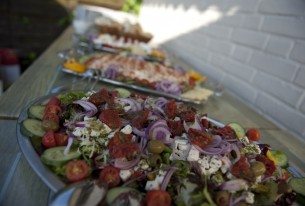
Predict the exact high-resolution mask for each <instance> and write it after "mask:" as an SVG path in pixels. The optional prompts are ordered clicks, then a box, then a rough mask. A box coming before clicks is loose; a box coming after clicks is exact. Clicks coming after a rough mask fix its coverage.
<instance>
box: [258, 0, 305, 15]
mask: <svg viewBox="0 0 305 206" xmlns="http://www.w3.org/2000/svg"><path fill="white" fill-rule="evenodd" d="M304 8H305V2H304V1H303V0H268V1H263V2H262V3H261V4H260V6H259V9H258V10H259V12H262V13H264V14H278V15H304V11H305V10H304Z"/></svg>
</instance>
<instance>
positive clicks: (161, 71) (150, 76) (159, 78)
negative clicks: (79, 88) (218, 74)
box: [61, 53, 213, 104]
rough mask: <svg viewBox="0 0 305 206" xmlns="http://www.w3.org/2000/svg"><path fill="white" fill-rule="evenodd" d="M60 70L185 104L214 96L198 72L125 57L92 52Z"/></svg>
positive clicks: (198, 102)
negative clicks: (205, 86)
mask: <svg viewBox="0 0 305 206" xmlns="http://www.w3.org/2000/svg"><path fill="white" fill-rule="evenodd" d="M61 69H62V71H63V72H65V73H69V74H73V75H77V76H81V77H89V78H94V79H97V80H99V81H101V82H105V83H108V84H112V85H115V86H121V87H126V88H129V89H134V90H138V91H141V92H146V93H149V94H154V95H158V96H163V97H167V98H173V99H176V100H178V101H184V102H188V103H195V104H203V103H204V102H206V101H207V99H208V98H209V97H210V96H211V95H212V94H213V91H211V90H209V89H206V88H204V87H202V83H203V82H204V81H205V80H206V77H205V76H202V75H201V74H199V73H198V72H195V71H187V72H186V71H184V70H182V69H180V68H178V67H170V66H166V65H164V64H160V63H156V62H147V61H145V60H143V59H141V58H137V57H134V56H128V55H127V56H126V55H121V54H105V53H95V54H89V55H83V56H82V57H80V58H78V59H76V58H73V57H70V58H68V59H67V60H66V61H65V62H64V63H63V64H62V67H61Z"/></svg>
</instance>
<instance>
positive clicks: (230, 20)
mask: <svg viewBox="0 0 305 206" xmlns="http://www.w3.org/2000/svg"><path fill="white" fill-rule="evenodd" d="M242 22H243V15H241V14H234V15H232V16H225V17H224V18H222V19H220V20H219V21H218V22H217V23H219V24H223V25H226V26H235V27H236V26H237V27H238V26H241V24H242Z"/></svg>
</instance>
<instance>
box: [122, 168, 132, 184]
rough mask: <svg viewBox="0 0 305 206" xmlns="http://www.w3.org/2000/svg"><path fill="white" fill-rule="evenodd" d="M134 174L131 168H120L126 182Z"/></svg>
mask: <svg viewBox="0 0 305 206" xmlns="http://www.w3.org/2000/svg"><path fill="white" fill-rule="evenodd" d="M131 175H132V171H131V170H120V177H121V179H122V180H123V181H124V182H125V181H126V180H127V179H128V178H129V177H130V176H131Z"/></svg>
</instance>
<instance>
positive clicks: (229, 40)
mask: <svg viewBox="0 0 305 206" xmlns="http://www.w3.org/2000/svg"><path fill="white" fill-rule="evenodd" d="M304 14H305V2H304V1H302V0H300V1H295V2H294V3H289V1H285V0H283V1H281V2H277V1H258V0H236V1H220V0H216V1H215V0H213V1H212V0H204V1H195V0H191V1H183V0H168V1H161V0H146V1H144V3H143V6H142V8H141V13H140V22H141V24H142V25H143V28H144V30H146V31H148V32H151V33H152V34H154V39H153V43H155V44H160V45H162V46H164V47H165V48H167V49H168V50H169V51H174V52H175V54H177V55H178V56H179V57H181V58H182V59H184V60H185V61H186V62H188V63H190V65H192V66H194V68H196V69H197V70H200V71H201V72H203V73H204V74H205V75H207V76H208V77H209V78H213V79H216V80H218V81H221V82H222V83H223V84H224V85H225V87H226V88H228V90H230V91H231V92H233V93H235V94H236V95H237V96H239V97H240V98H242V99H243V100H244V101H246V102H248V103H250V105H251V106H252V107H254V108H255V109H256V110H258V111H259V112H261V113H262V114H264V115H266V116H267V117H268V118H269V119H272V120H273V121H275V122H276V123H277V124H279V125H280V126H282V127H285V128H288V129H289V130H290V131H292V132H293V133H294V134H295V135H296V136H299V137H300V136H302V137H303V138H304V137H305V128H304V125H305V89H304V88H305V69H304V68H305V67H304V64H305V58H304V55H302V52H303V53H304V52H305V42H304V39H305V18H304V17H305V15H304ZM300 45H301V46H300ZM302 45H303V46H302ZM279 111H281V112H279Z"/></svg>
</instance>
